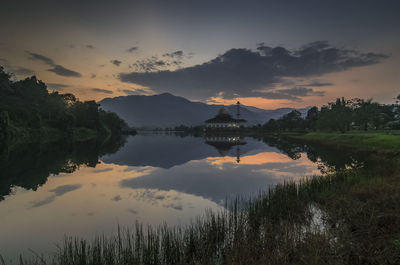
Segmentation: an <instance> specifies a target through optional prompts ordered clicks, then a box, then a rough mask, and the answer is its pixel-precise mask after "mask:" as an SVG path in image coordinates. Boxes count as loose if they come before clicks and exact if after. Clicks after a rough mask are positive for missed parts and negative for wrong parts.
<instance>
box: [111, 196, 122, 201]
mask: <svg viewBox="0 0 400 265" xmlns="http://www.w3.org/2000/svg"><path fill="white" fill-rule="evenodd" d="M112 200H113V201H116V202H117V201H120V200H122V197H121V195H117V196H115V197H114V198H112Z"/></svg>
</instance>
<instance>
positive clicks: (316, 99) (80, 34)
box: [0, 0, 400, 109]
mask: <svg viewBox="0 0 400 265" xmlns="http://www.w3.org/2000/svg"><path fill="white" fill-rule="evenodd" d="M399 11H400V2H399V1H384V0H383V1H369V0H363V1H349V0H347V1H341V0H336V1H329V0H326V1H321V0H314V1H307V0H305V1H266V0H265V1H249V0H247V1H235V0H231V1H224V0H220V1H217V0H214V1H208V0H202V1H191V0H182V1H174V0H169V1H167V0H163V1H152V0H148V1H135V0H131V1H118V0H116V1H105V0H97V1H83V0H81V1H76V0H69V1H62V0H58V1H54V0H53V1H42V0H37V1H21V0H12V1H9V0H5V1H2V7H1V9H0V25H1V26H0V34H1V36H2V37H1V38H0V65H2V66H3V67H4V68H5V69H6V70H7V71H9V72H12V73H14V75H15V78H16V79H22V78H26V77H29V76H32V75H36V76H37V77H38V78H39V79H41V80H43V81H44V82H45V83H46V84H47V86H48V88H49V89H50V90H56V91H59V92H60V93H74V94H75V95H76V96H77V97H78V98H79V99H81V100H96V101H99V100H101V99H103V98H106V97H117V96H127V95H153V94H159V93H165V92H169V93H172V94H174V95H176V96H182V97H185V98H187V99H190V100H193V101H202V102H206V103H211V104H220V103H223V104H231V103H235V102H236V101H237V100H240V101H241V103H242V104H245V105H251V106H256V107H259V108H264V109H274V108H279V107H305V106H311V105H316V106H322V105H324V104H326V103H328V102H331V101H334V100H335V99H336V98H337V97H342V96H343V97H346V98H355V97H357V98H364V99H368V98H373V99H374V100H375V101H378V102H381V103H393V102H394V98H395V97H396V96H397V95H398V94H400V75H399V73H400V72H399V66H400V34H399V32H400V16H399Z"/></svg>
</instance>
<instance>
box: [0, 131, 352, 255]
mask: <svg viewBox="0 0 400 265" xmlns="http://www.w3.org/2000/svg"><path fill="white" fill-rule="evenodd" d="M125 141H126V142H125V143H124V144H108V145H107V144H99V143H90V144H82V145H81V146H76V145H68V144H65V145H61V146H53V147H48V148H43V147H37V146H29V147H25V149H23V150H19V151H13V152H8V153H7V152H6V154H3V155H2V160H0V161H1V162H0V166H1V175H0V177H1V179H0V254H1V255H3V257H4V258H5V259H6V260H7V261H8V260H10V259H15V258H17V257H18V255H19V254H20V253H22V254H24V255H28V256H29V255H31V251H30V249H31V250H33V251H34V252H36V253H45V254H46V253H51V252H54V251H55V250H56V244H58V243H61V242H62V240H63V238H64V235H65V234H67V235H69V236H79V237H85V238H88V239H91V238H93V237H94V236H95V235H100V234H103V233H104V234H110V233H112V232H115V230H116V228H117V225H118V224H119V225H121V226H124V227H129V226H131V225H132V224H133V223H134V222H135V220H138V221H140V222H143V223H146V224H152V225H158V224H160V223H162V222H167V223H168V224H169V225H176V224H186V223H187V222H189V221H190V220H191V219H193V218H195V217H196V216H198V215H199V214H202V213H204V210H205V209H214V210H217V209H219V208H221V207H223V206H224V202H225V200H226V199H227V198H229V197H234V196H236V195H238V194H240V195H248V196H250V195H252V194H253V195H254V194H257V192H258V191H260V190H262V189H265V188H267V187H268V186H270V185H275V184H277V183H280V182H283V181H284V180H285V179H299V178H301V177H302V176H306V175H307V176H309V175H315V174H320V173H321V170H322V171H323V172H325V171H327V170H330V169H336V168H344V167H349V166H354V165H355V164H357V163H360V162H359V161H360V160H356V159H354V158H353V157H350V156H346V157H345V156H344V155H343V154H340V153H337V152H336V153H335V152H332V151H327V150H324V149H322V150H319V149H315V148H313V147H309V146H306V145H304V144H301V143H291V142H288V141H287V140H283V139H278V140H277V139H254V138H238V137H229V138H218V139H217V138H207V139H205V138H203V137H192V136H186V137H183V136H176V135H167V134H139V135H136V136H130V137H128V138H127V139H126V140H125ZM121 143H122V142H121Z"/></svg>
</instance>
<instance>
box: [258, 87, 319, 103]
mask: <svg viewBox="0 0 400 265" xmlns="http://www.w3.org/2000/svg"><path fill="white" fill-rule="evenodd" d="M324 95H325V92H324V91H314V90H313V89H312V88H306V87H293V88H288V89H277V90H273V91H268V92H265V93H263V94H261V96H262V97H263V98H268V99H288V100H294V101H299V100H301V98H302V97H310V96H319V97H322V96H324Z"/></svg>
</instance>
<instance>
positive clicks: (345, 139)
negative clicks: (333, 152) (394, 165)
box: [295, 132, 400, 152]
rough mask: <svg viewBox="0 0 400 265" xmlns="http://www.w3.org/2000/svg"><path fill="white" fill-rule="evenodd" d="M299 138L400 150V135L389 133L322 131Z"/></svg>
mask: <svg viewBox="0 0 400 265" xmlns="http://www.w3.org/2000/svg"><path fill="white" fill-rule="evenodd" d="M295 138H297V139H301V140H305V141H308V142H314V143H318V144H324V145H332V146H338V147H350V148H356V149H359V150H375V151H383V152H384V151H387V152H400V135H398V134H389V133H362V132H354V133H321V132H313V133H308V134H305V135H301V136H295Z"/></svg>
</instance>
